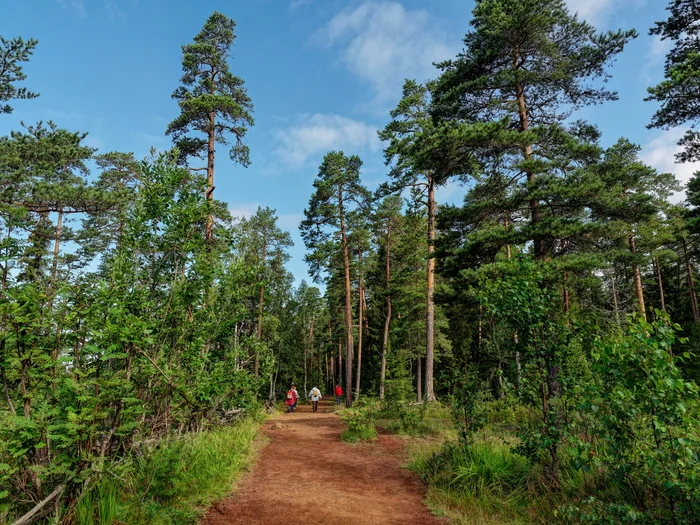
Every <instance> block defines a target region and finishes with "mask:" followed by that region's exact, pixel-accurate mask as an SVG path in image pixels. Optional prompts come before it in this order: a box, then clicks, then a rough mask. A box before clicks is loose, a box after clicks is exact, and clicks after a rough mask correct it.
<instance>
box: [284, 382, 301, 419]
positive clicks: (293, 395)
mask: <svg viewBox="0 0 700 525" xmlns="http://www.w3.org/2000/svg"><path fill="white" fill-rule="evenodd" d="M298 399H299V393H298V392H297V389H296V388H294V385H292V387H291V388H290V389H289V390H287V399H285V401H284V404H285V405H287V413H288V414H289V413H290V412H294V410H295V409H296V406H297V400H298Z"/></svg>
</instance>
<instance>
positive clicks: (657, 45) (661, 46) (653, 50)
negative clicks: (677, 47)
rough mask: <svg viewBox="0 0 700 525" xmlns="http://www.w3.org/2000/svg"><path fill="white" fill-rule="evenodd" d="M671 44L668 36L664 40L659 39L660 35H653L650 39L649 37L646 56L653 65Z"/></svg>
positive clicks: (667, 50)
mask: <svg viewBox="0 0 700 525" xmlns="http://www.w3.org/2000/svg"><path fill="white" fill-rule="evenodd" d="M671 46H672V42H671V40H669V39H668V38H667V39H666V40H661V36H660V35H654V36H653V37H651V39H649V51H648V53H647V58H648V59H649V61H651V62H652V63H653V64H654V65H656V64H659V63H660V62H662V61H663V59H664V57H666V54H667V53H668V52H669V51H670V50H671Z"/></svg>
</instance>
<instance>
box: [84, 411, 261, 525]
mask: <svg viewBox="0 0 700 525" xmlns="http://www.w3.org/2000/svg"><path fill="white" fill-rule="evenodd" d="M259 425H260V419H259V418H252V417H251V418H246V419H244V420H241V421H239V422H238V423H236V424H235V425H233V426H226V427H220V428H216V429H213V430H207V431H204V432H201V433H199V434H192V435H188V436H185V437H181V438H177V439H171V440H168V441H161V442H159V443H157V444H154V445H151V446H148V447H146V448H144V449H143V450H142V451H141V453H139V454H138V455H134V456H132V457H131V458H129V459H128V460H126V461H124V462H123V463H121V464H120V465H118V466H117V467H115V468H114V469H113V471H111V472H110V473H109V475H106V476H104V478H103V480H102V481H101V482H99V483H97V484H96V485H95V486H94V487H93V488H92V490H90V491H87V492H85V493H84V494H83V495H82V497H81V498H80V500H79V501H78V504H77V507H76V523H77V525H109V524H114V525H117V524H118V525H141V524H143V525H146V524H148V525H190V524H191V525H194V524H196V523H197V520H198V519H199V518H200V517H201V515H202V513H203V511H204V510H206V509H207V508H208V507H209V506H210V505H211V504H212V503H213V502H214V501H217V500H219V499H222V498H223V497H225V496H226V495H227V494H228V493H229V492H230V491H231V488H232V486H233V484H234V482H235V481H236V480H238V479H239V478H240V477H241V475H242V474H243V473H244V472H245V471H246V470H247V469H248V467H249V466H250V465H251V463H252V461H253V459H254V456H255V454H254V447H253V442H254V440H255V437H256V435H257V432H258V427H259Z"/></svg>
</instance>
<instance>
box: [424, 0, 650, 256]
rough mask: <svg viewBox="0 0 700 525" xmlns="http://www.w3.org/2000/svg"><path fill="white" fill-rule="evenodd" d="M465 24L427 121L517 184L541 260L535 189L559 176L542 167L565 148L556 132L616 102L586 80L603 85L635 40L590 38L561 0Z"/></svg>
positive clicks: (513, 6)
mask: <svg viewBox="0 0 700 525" xmlns="http://www.w3.org/2000/svg"><path fill="white" fill-rule="evenodd" d="M471 25H472V27H473V30H472V31H470V32H469V33H467V35H466V36H465V38H464V45H465V51H464V52H463V53H461V54H460V55H459V56H458V57H457V59H456V60H452V61H447V62H444V63H443V64H441V65H440V67H441V69H442V70H443V73H442V75H441V76H440V78H439V79H438V81H437V82H436V86H435V89H434V93H433V108H434V113H435V116H436V117H437V118H438V119H439V120H441V121H444V122H447V123H451V124H453V125H458V126H461V131H457V132H456V134H458V135H461V136H462V140H463V141H464V143H465V147H467V148H469V147H471V148H472V149H474V150H475V154H476V155H477V157H478V158H479V161H480V163H481V165H482V168H483V169H485V171H486V172H493V171H500V172H501V173H502V174H503V175H504V176H505V177H506V178H507V179H509V180H515V181H517V180H519V179H520V178H521V177H523V178H524V181H523V183H522V188H523V189H524V190H525V191H526V194H525V195H524V198H525V199H526V201H527V203H528V208H529V217H528V220H529V229H530V230H531V231H530V232H529V236H530V238H531V239H532V242H533V249H534V254H535V256H536V257H537V258H544V257H546V256H548V255H549V254H550V253H551V251H552V250H553V249H554V246H553V245H552V244H551V242H547V239H546V238H545V235H544V232H543V231H542V228H541V227H540V225H539V223H540V222H542V220H543V214H544V213H545V211H544V210H543V209H542V205H541V201H542V199H541V197H540V196H539V194H538V189H539V188H538V185H539V181H540V179H542V178H543V177H545V176H547V175H548V174H549V173H552V172H553V171H554V169H556V166H553V165H551V164H550V163H549V162H548V157H549V155H550V152H551V149H552V147H553V145H554V146H555V147H556V145H557V143H558V144H559V145H561V144H562V143H563V142H565V141H566V140H568V139H567V137H566V134H563V133H562V126H561V124H562V123H563V122H564V121H565V120H566V119H568V117H569V116H570V114H571V112H572V110H574V109H576V108H580V107H582V106H586V105H590V104H596V103H601V102H604V101H607V100H614V99H616V98H617V95H616V94H615V93H614V92H611V91H608V90H606V89H605V88H603V87H597V86H595V85H594V84H593V83H592V81H593V80H595V79H598V78H602V79H603V80H605V79H606V78H607V77H608V74H607V72H606V67H607V66H608V65H609V64H610V62H611V61H612V59H613V58H614V57H615V56H616V55H617V54H618V53H620V52H621V51H622V49H623V48H624V46H625V44H626V43H627V42H628V41H629V40H630V39H631V38H633V37H634V36H636V33H635V32H634V31H616V32H607V33H603V34H599V33H596V31H595V29H594V28H593V26H591V25H590V24H588V23H586V22H584V21H581V20H579V19H578V18H577V17H576V16H574V15H571V14H570V13H569V11H568V9H567V8H566V6H565V4H564V1H563V0H523V1H521V0H478V1H477V3H476V7H475V8H474V11H473V19H472V21H471ZM545 230H546V228H545Z"/></svg>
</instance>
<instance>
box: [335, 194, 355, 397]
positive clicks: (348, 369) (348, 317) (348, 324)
mask: <svg viewBox="0 0 700 525" xmlns="http://www.w3.org/2000/svg"><path fill="white" fill-rule="evenodd" d="M338 208H339V209H340V237H341V243H342V245H343V246H342V247H343V269H344V271H345V352H346V357H345V406H346V407H347V408H350V407H351V406H352V364H353V358H354V356H353V352H354V348H353V342H352V290H351V288H350V250H349V247H348V234H347V231H346V230H345V216H344V210H343V189H342V187H341V188H340V189H338Z"/></svg>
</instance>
